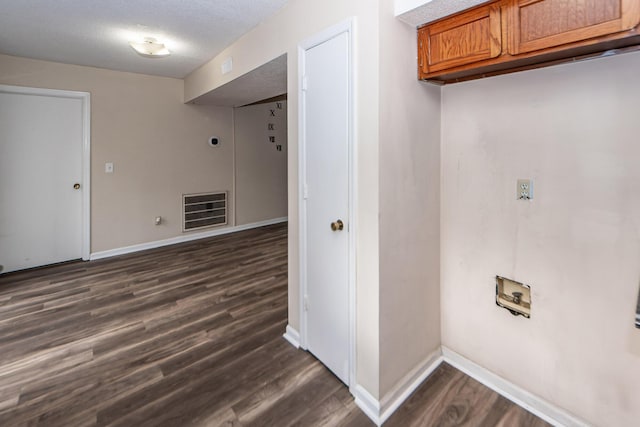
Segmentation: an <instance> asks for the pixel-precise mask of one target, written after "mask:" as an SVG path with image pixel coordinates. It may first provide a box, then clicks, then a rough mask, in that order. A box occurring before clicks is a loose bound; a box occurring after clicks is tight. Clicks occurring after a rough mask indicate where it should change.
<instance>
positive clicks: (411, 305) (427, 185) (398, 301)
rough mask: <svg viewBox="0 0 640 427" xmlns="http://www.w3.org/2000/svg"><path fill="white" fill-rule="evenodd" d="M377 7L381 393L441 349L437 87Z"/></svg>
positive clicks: (405, 35) (385, 5) (403, 32)
mask: <svg viewBox="0 0 640 427" xmlns="http://www.w3.org/2000/svg"><path fill="white" fill-rule="evenodd" d="M393 3H394V2H393V1H392V0H383V1H381V5H380V118H379V126H380V395H381V396H385V395H386V394H387V393H389V392H391V391H392V390H393V389H394V386H396V385H397V384H398V382H400V381H401V380H402V379H403V378H404V377H405V376H406V375H407V374H409V373H410V372H411V371H412V370H413V369H414V368H416V367H417V366H419V365H421V364H422V363H423V362H425V361H429V359H430V358H431V357H433V353H434V352H439V349H440V276H439V272H440V238H439V235H440V88H439V87H437V86H433V85H429V84H425V83H420V82H418V80H417V78H416V59H415V58H416V52H417V47H416V32H415V29H414V28H411V27H410V26H408V25H406V24H403V23H402V22H400V21H398V20H397V19H396V18H394V15H393Z"/></svg>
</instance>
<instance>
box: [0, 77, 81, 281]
mask: <svg viewBox="0 0 640 427" xmlns="http://www.w3.org/2000/svg"><path fill="white" fill-rule="evenodd" d="M83 102H84V101H83V99H80V98H67V97H58V96H46V95H37V94H33V93H16V92H11V91H9V92H7V91H3V90H2V88H0V265H2V266H3V272H4V273H7V272H10V271H15V270H21V269H25V268H30V267H36V266H41V265H46V264H52V263H56V262H61V261H68V260H72V259H78V258H81V257H82V255H83V232H82V230H83V229H82V226H83V205H82V202H83V200H82V192H83V191H84V189H83V187H82V186H83V168H82V166H83V117H84V116H83V114H84V111H83ZM76 184H78V185H79V188H74V186H76V187H78V186H77V185H76Z"/></svg>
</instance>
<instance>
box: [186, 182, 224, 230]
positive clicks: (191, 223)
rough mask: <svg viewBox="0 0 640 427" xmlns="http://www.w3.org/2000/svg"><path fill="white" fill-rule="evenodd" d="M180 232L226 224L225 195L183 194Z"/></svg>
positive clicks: (222, 193)
mask: <svg viewBox="0 0 640 427" xmlns="http://www.w3.org/2000/svg"><path fill="white" fill-rule="evenodd" d="M182 200H183V206H184V210H183V212H184V215H183V218H184V221H183V226H182V231H191V230H197V229H199V228H205V227H213V226H217V225H225V224H226V223H227V193H226V191H224V192H221V193H202V194H184V195H183V196H182Z"/></svg>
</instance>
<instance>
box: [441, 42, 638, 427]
mask: <svg viewBox="0 0 640 427" xmlns="http://www.w3.org/2000/svg"><path fill="white" fill-rule="evenodd" d="M639 69H640V54H639V53H632V54H625V55H620V56H615V57H610V58H604V59H598V60H592V61H586V62H582V63H574V64H568V65H562V66H556V67H551V68H544V69H539V70H533V71H527V72H522V73H516V74H510V75H505V76H500V77H494V78H489V79H483V80H477V81H472V82H467V83H462V84H456V85H451V86H445V87H444V89H443V105H442V199H441V200H442V207H441V224H442V225H441V233H442V234H441V239H442V240H441V242H442V244H441V257H442V271H441V274H442V302H441V309H442V342H443V345H445V346H447V347H449V348H451V349H453V350H454V351H456V352H458V353H460V354H462V355H464V356H465V357H467V358H469V359H471V360H473V361H474V362H476V363H478V364H480V365H481V366H483V367H485V368H487V369H489V370H490V371H492V372H494V373H496V374H498V375H500V376H501V377H503V378H505V379H507V380H509V381H511V382H513V383H515V384H517V385H518V386H520V387H522V388H524V389H526V390H529V391H530V392H532V393H534V394H536V395H538V396H540V397H542V398H544V399H546V400H548V401H550V402H553V403H555V404H557V405H558V406H560V407H562V408H565V409H567V410H568V411H570V412H572V413H574V414H576V415H578V416H579V417H581V418H583V419H585V420H587V421H588V422H590V423H593V424H594V425H602V426H630V425H636V424H637V423H638V420H639V419H640V394H639V393H638V387H639V384H640V331H638V330H637V329H635V328H634V325H633V323H634V313H635V305H636V298H637V295H638V283H639V279H640V263H639V262H638V260H639V259H640V198H638V197H637V195H638V194H639V193H640V167H639V166H638V159H640V144H638V135H639V134H640V120H638V99H640V85H638V82H637V72H638V70H639ZM518 178H532V179H534V183H535V198H534V200H532V201H529V202H523V201H517V200H516V197H515V187H516V179H518ZM496 274H498V275H502V276H506V277H509V278H513V279H515V280H518V281H522V282H524V283H527V284H530V285H531V286H532V300H533V301H532V317H531V319H529V320H527V319H524V318H522V317H514V316H512V315H511V314H509V313H508V312H507V311H506V310H504V309H501V308H499V307H497V306H496V305H495V302H494V286H495V281H494V276H495V275H496Z"/></svg>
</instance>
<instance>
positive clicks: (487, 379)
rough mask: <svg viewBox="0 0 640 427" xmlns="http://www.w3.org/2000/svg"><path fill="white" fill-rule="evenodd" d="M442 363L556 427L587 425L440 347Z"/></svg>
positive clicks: (583, 426)
mask: <svg viewBox="0 0 640 427" xmlns="http://www.w3.org/2000/svg"><path fill="white" fill-rule="evenodd" d="M442 354H443V357H444V361H445V362H447V363H448V364H450V365H451V366H453V367H455V368H456V369H458V370H460V371H462V372H464V373H465V374H467V375H469V376H470V377H471V378H473V379H475V380H476V381H478V382H480V383H482V384H484V385H485V386H487V387H489V388H490V389H492V390H493V391H495V392H497V393H499V394H500V395H502V396H504V397H505V398H507V399H509V400H510V401H512V402H513V403H515V404H516V405H518V406H521V407H523V408H524V409H526V410H527V411H529V412H531V413H532V414H534V415H535V416H537V417H539V418H542V419H543V420H545V421H546V422H548V423H549V424H552V425H554V426H558V427H565V426H566V427H586V426H589V424H588V423H586V422H585V421H582V420H581V419H579V418H577V417H576V416H575V415H573V414H570V413H569V412H567V411H565V410H564V409H561V408H559V407H557V406H555V405H554V404H552V403H550V402H547V401H546V400H544V399H542V398H540V397H538V396H536V395H534V394H531V393H529V392H528V391H526V390H524V389H523V388H521V387H519V386H517V385H515V384H513V383H511V382H509V381H507V380H505V379H504V378H502V377H500V376H498V375H496V374H494V373H493V372H491V371H489V370H487V369H485V368H483V367H482V366H480V365H478V364H476V363H474V362H472V361H471V360H469V359H467V358H465V357H464V356H461V355H460V354H458V353H456V352H455V351H453V350H450V349H448V348H446V347H444V346H443V347H442Z"/></svg>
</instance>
